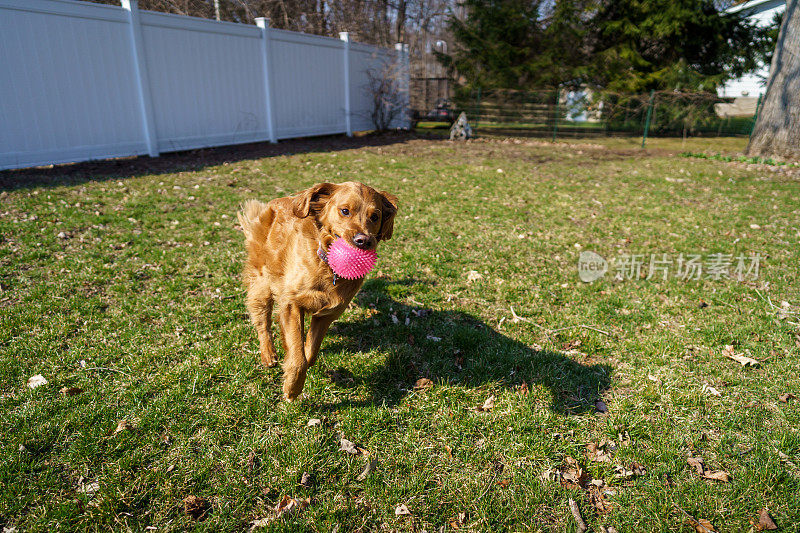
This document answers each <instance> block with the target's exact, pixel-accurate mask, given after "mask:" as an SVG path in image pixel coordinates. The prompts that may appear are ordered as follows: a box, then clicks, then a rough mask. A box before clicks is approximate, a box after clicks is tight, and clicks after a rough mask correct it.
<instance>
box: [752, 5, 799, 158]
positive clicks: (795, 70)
mask: <svg viewBox="0 0 800 533" xmlns="http://www.w3.org/2000/svg"><path fill="white" fill-rule="evenodd" d="M747 154H748V155H750V156H768V157H772V156H777V157H783V158H789V159H798V158H800V5H798V0H789V3H788V4H787V6H786V12H785V13H784V16H783V23H782V24H781V30H780V33H779V34H778V42H777V43H776V45H775V53H774V54H773V56H772V65H771V66H770V69H769V81H768V82H767V92H766V94H765V95H764V100H763V102H762V105H761V110H760V112H759V114H758V119H757V120H756V124H755V127H754V128H753V134H752V135H751V136H750V143H749V144H748V146H747Z"/></svg>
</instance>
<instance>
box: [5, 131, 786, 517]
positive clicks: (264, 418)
mask: <svg viewBox="0 0 800 533" xmlns="http://www.w3.org/2000/svg"><path fill="white" fill-rule="evenodd" d="M734 141H735V140H728V139H723V140H716V141H715V140H709V139H703V140H699V141H695V140H692V139H689V140H687V141H681V140H680V139H678V140H674V139H652V140H649V141H648V143H649V144H648V150H647V151H641V150H639V149H637V148H635V147H636V145H637V143H638V142H640V141H639V140H637V139H627V140H626V139H604V140H600V141H595V140H592V141H591V142H589V143H586V144H580V143H576V142H574V141H572V142H559V143H557V144H556V145H552V144H548V143H544V142H541V141H530V140H526V139H505V138H495V139H478V140H476V141H474V142H473V141H471V142H468V143H462V144H454V143H449V142H444V141H441V140H437V139H434V138H430V139H412V138H402V137H401V138H392V137H390V138H384V139H381V138H379V139H378V140H377V141H373V140H371V139H370V138H367V139H361V140H358V139H356V140H350V141H348V140H344V139H330V138H329V139H318V140H311V141H303V142H297V143H282V144H281V145H278V147H269V146H258V147H254V148H253V147H251V148H249V149H245V148H241V149H232V150H229V151H227V152H222V155H215V154H216V152H197V153H194V154H188V155H180V156H166V157H165V158H162V159H161V160H158V161H153V162H150V161H148V160H146V159H145V160H142V161H125V160H122V161H118V162H108V163H97V164H87V165H77V166H74V167H63V168H56V169H50V170H47V169H45V170H37V171H28V172H11V173H5V174H4V175H0V183H2V184H4V185H3V189H2V192H0V204H1V208H0V287H1V288H2V291H1V292H0V526H6V527H12V526H13V527H16V528H17V530H18V531H26V532H27V531H77V530H93V531H104V530H109V529H115V530H122V531H124V530H134V531H143V530H145V528H146V527H148V526H152V527H155V528H157V530H158V531H183V530H186V529H197V530H207V531H242V530H246V529H247V528H249V527H250V523H251V522H252V521H253V520H256V519H261V518H267V519H270V518H272V517H274V516H275V512H274V508H275V506H276V504H277V503H278V502H279V501H280V500H281V498H282V497H284V496H286V495H289V496H293V497H296V498H298V499H303V498H310V506H309V507H308V508H307V509H305V510H304V511H302V512H300V513H298V514H295V515H293V516H290V517H288V518H280V519H274V520H267V521H266V525H265V526H264V527H263V530H265V531H267V530H272V531H282V530H292V531H309V530H310V531H331V530H333V529H334V528H335V527H337V525H338V531H342V532H343V531H369V530H395V531H410V530H415V531H421V530H427V531H440V528H443V529H441V530H444V531H447V530H451V529H452V528H453V526H451V522H454V521H455V522H456V523H455V526H458V527H460V528H461V529H462V530H469V531H528V530H530V531H565V530H566V531H573V530H575V527H576V526H575V521H574V519H573V518H572V516H571V514H570V511H569V506H568V500H569V499H570V498H572V499H574V500H576V501H577V502H578V503H579V505H580V506H581V509H582V512H583V516H584V518H585V519H586V521H587V523H588V524H589V526H590V527H591V528H592V529H593V530H594V531H598V530H599V528H600V526H601V525H605V526H612V525H613V526H614V527H616V528H617V530H618V531H620V532H624V531H630V532H641V531H688V530H689V528H688V527H687V526H685V525H683V523H684V516H683V514H682V513H683V512H686V513H688V514H690V515H692V516H694V517H695V518H698V519H699V518H704V519H707V520H710V521H711V523H712V524H713V525H714V527H715V528H716V530H717V531H747V530H748V529H749V528H750V527H751V526H750V522H749V521H750V520H753V519H755V518H756V516H757V514H758V513H759V511H760V510H761V509H763V508H767V509H768V510H769V512H770V514H771V515H772V516H773V517H774V519H775V521H776V522H777V523H778V525H779V526H781V527H782V528H783V530H784V531H789V530H791V529H792V528H794V527H796V524H797V523H800V470H799V469H798V465H800V431H798V428H800V403H799V402H798V400H789V402H788V403H783V402H781V401H779V399H778V396H779V395H780V394H784V393H790V392H791V393H794V394H796V395H798V396H800V378H798V375H799V372H800V363H798V354H800V348H798V345H800V337H799V336H798V331H799V330H798V322H800V320H798V319H799V318H800V316H798V311H799V310H800V307H798V304H800V288H799V287H798V278H797V258H798V256H800V244H799V243H798V241H799V240H800V212H799V211H798V209H797V203H796V202H797V200H796V198H797V186H798V184H797V181H796V178H792V177H790V176H789V175H788V174H786V173H781V172H769V171H765V170H752V169H748V168H746V167H745V166H742V165H737V164H735V163H726V162H724V161H715V160H705V159H694V158H692V159H687V158H680V157H675V156H674V155H673V154H674V153H675V152H677V151H685V150H690V151H693V152H699V151H703V150H705V149H707V148H709V147H715V148H714V149H715V151H721V150H730V151H734V150H735V149H737V147H736V146H734V145H733V144H731V143H733V142H734ZM739 142H741V141H739ZM329 149H330V150H331V151H327V150H329ZM739 149H740V147H739ZM237 150H240V151H237ZM500 170H502V172H500ZM350 179H355V180H360V181H364V182H366V183H368V184H370V185H373V186H375V187H377V188H381V189H386V190H389V191H392V192H394V193H396V194H397V195H398V197H399V198H400V211H399V214H398V218H397V221H396V224H395V236H394V238H393V239H392V240H391V241H388V242H386V243H383V244H382V245H381V248H380V250H379V257H380V260H379V265H378V268H377V269H376V271H374V272H373V273H372V274H370V276H369V279H368V281H367V282H366V283H365V286H364V289H363V290H362V292H361V293H360V295H359V296H358V297H357V299H356V300H354V303H353V305H352V307H351V309H350V310H348V311H347V312H346V313H345V315H344V316H343V317H342V319H341V320H340V321H339V322H338V323H337V324H336V325H335V326H334V327H333V329H332V331H331V333H330V334H329V336H328V337H327V338H326V340H325V342H324V344H323V347H322V352H321V357H320V361H319V362H318V363H317V365H316V366H315V367H314V368H313V369H312V370H311V372H310V373H309V378H308V382H307V384H306V388H305V391H304V397H303V399H302V400H300V401H298V402H296V403H294V404H286V403H284V402H282V401H281V400H280V396H281V389H280V382H281V371H280V369H277V368H276V369H264V368H262V367H261V366H259V362H258V357H257V341H256V337H255V332H254V330H253V329H252V327H251V326H250V324H249V323H248V320H247V316H246V312H245V307H244V302H243V297H244V293H243V289H242V287H241V284H240V280H239V271H240V265H241V263H242V260H243V255H244V254H243V243H242V240H243V239H242V236H241V233H240V232H238V231H237V229H236V223H235V220H236V217H235V213H236V210H237V206H238V205H239V204H240V203H241V202H242V201H244V200H246V199H248V198H261V199H265V200H266V199H270V198H274V197H277V196H283V195H287V194H290V193H293V192H295V191H298V190H301V189H303V188H305V187H307V186H310V185H312V184H313V183H315V182H319V181H326V180H327V181H330V180H334V181H345V180H350ZM584 250H593V251H595V252H597V253H599V254H601V255H602V256H604V257H606V258H609V259H610V258H615V257H616V258H619V257H620V256H621V255H623V254H634V253H636V254H647V255H648V257H649V254H650V253H655V254H662V253H666V254H670V255H671V256H673V257H674V258H677V256H678V254H681V253H683V254H695V253H696V254H704V255H706V254H710V253H715V252H721V253H726V254H734V255H736V254H740V253H743V254H750V253H759V254H760V255H761V257H762V258H763V260H762V264H761V272H760V276H759V278H758V279H757V280H745V281H742V282H739V281H735V280H719V281H714V280H707V279H702V280H694V281H684V280H681V279H676V278H674V277H670V278H669V279H668V280H667V281H660V280H659V281H657V280H646V279H631V280H624V281H614V280H613V279H612V276H611V275H607V276H606V277H605V278H603V279H602V280H599V281H596V282H594V283H591V284H586V283H582V282H581V281H579V279H578V276H577V259H578V255H579V253H580V252H581V251H584ZM473 270H474V271H477V272H479V273H480V274H482V279H479V280H477V281H468V272H469V271H473ZM783 302H787V303H786V304H784V303H783ZM773 306H775V307H773ZM781 306H783V310H782V311H778V310H777V307H781ZM511 307H513V309H514V311H515V312H516V314H517V315H518V316H520V317H523V318H524V320H520V321H516V322H515V321H514V320H513V315H512V311H511ZM579 326H591V328H595V329H590V328H587V327H579ZM598 330H602V332H603V333H601V332H600V331H598ZM436 338H439V339H441V340H439V341H437V340H436ZM728 344H732V345H733V346H734V349H735V351H736V352H737V353H745V354H748V355H750V356H751V357H753V358H755V359H757V360H759V361H760V362H761V365H760V366H759V367H757V368H751V367H742V366H740V365H739V364H738V363H736V362H734V361H732V360H729V359H726V358H724V357H723V356H722V355H721V352H722V349H723V347H724V346H725V345H728ZM35 374H42V375H43V376H44V377H45V378H46V379H47V380H48V382H49V383H48V384H47V385H44V386H40V387H38V388H36V389H34V390H31V389H29V388H28V387H27V385H26V382H27V380H28V378H29V377H31V376H33V375H35ZM422 377H427V378H429V379H431V380H432V381H433V383H434V387H433V388H432V389H429V390H414V388H413V387H414V383H415V382H416V381H417V380H418V379H419V378H422ZM523 384H524V387H523ZM704 385H706V387H705V388H704ZM708 386H710V387H713V388H714V389H716V390H718V391H719V393H720V395H719V396H715V395H713V394H711V393H710V392H709V391H708ZM62 387H80V388H82V389H84V392H83V393H81V394H77V395H74V396H66V395H64V394H62V393H60V392H59V391H60V389H62ZM526 390H527V393H526ZM490 395H494V396H495V397H496V402H495V406H494V408H493V410H491V411H490V412H475V411H474V410H471V409H470V408H472V407H475V406H480V405H482V404H483V402H484V401H485V400H486V399H487V397H489V396H490ZM600 399H602V400H603V401H604V402H605V404H606V405H607V406H608V412H607V413H605V414H601V413H597V412H595V411H596V409H595V402H596V401H597V400H600ZM312 418H318V419H322V420H323V421H324V423H323V424H322V425H321V426H316V427H308V426H307V422H308V420H309V419H312ZM123 419H124V420H128V421H130V424H131V427H129V428H128V429H124V430H123V431H120V432H117V433H115V428H117V425H118V422H119V421H120V420H123ZM340 435H341V436H344V437H346V438H347V439H349V440H351V441H353V442H355V443H356V444H357V445H359V446H361V447H363V448H364V449H366V450H367V451H368V452H369V454H370V458H374V459H377V466H376V468H375V470H374V472H372V473H371V474H370V475H368V476H367V477H366V479H364V480H358V479H357V477H358V475H359V474H360V473H361V471H362V470H363V469H364V466H365V464H366V463H367V459H366V458H364V457H359V456H349V455H346V454H345V453H344V452H341V451H339V436H340ZM603 439H607V440H613V441H615V443H616V445H617V446H618V448H617V449H616V451H615V452H614V453H613V455H612V456H611V458H610V462H609V463H606V462H595V461H592V460H590V457H589V455H588V453H587V450H586V446H587V444H589V443H598V442H599V441H601V440H603ZM690 455H691V456H700V457H702V458H703V459H704V460H705V464H706V466H707V468H709V469H713V470H725V471H727V472H729V473H730V474H731V476H732V479H731V481H730V482H727V483H724V482H715V481H707V480H704V479H701V478H700V477H699V475H698V474H697V473H696V472H695V471H694V469H693V468H692V467H691V466H690V465H688V464H687V462H686V458H687V456H690ZM568 457H571V458H574V459H575V460H576V461H577V462H578V463H579V464H580V465H581V467H582V468H583V469H584V470H585V471H586V472H587V474H588V475H589V476H591V477H592V478H594V479H598V480H603V481H604V483H605V485H606V487H607V488H609V489H610V490H611V491H612V492H613V493H609V494H607V495H606V496H605V498H606V500H607V502H608V504H610V509H609V510H608V512H604V513H601V512H598V511H597V510H596V509H595V508H594V507H593V506H592V505H591V504H590V502H589V500H588V494H589V491H588V490H583V489H580V488H575V487H574V486H573V487H572V488H571V487H570V485H569V484H562V483H560V482H558V481H546V480H543V479H542V477H541V475H542V474H543V473H544V472H545V471H547V470H549V469H551V468H559V467H562V466H564V465H565V464H566V463H565V461H566V459H567V458H568ZM634 462H635V463H640V464H641V465H643V466H644V467H645V468H646V470H647V471H646V474H645V475H643V476H639V477H635V478H632V479H620V478H617V477H615V476H614V473H615V470H614V467H615V466H617V465H621V466H624V467H626V468H630V466H631V465H632V463H634ZM304 472H308V473H309V474H311V476H312V479H313V483H312V484H311V485H310V486H308V487H306V486H301V485H300V479H301V476H302V474H303V473H304ZM93 483H97V485H96V491H93V490H89V491H88V492H87V491H86V487H93V485H92V484H93ZM82 488H83V491H82V490H81V489H82ZM190 495H194V496H198V497H202V498H205V499H206V500H207V501H208V502H210V509H208V510H207V512H206V514H205V515H204V516H203V517H201V518H202V519H201V520H195V519H194V518H192V517H191V516H189V515H187V514H186V513H184V510H183V506H182V503H181V502H182V501H183V500H184V499H185V498H186V497H187V496H190ZM398 504H405V505H406V506H407V507H408V509H409V511H410V513H411V514H410V515H409V516H396V515H395V508H396V506H397V505H398ZM462 513H463V514H462ZM459 517H461V518H459Z"/></svg>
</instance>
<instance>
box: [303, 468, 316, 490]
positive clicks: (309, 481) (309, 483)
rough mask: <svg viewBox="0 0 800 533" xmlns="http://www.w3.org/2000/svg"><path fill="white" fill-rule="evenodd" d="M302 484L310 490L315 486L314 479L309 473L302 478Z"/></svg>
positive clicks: (305, 473)
mask: <svg viewBox="0 0 800 533" xmlns="http://www.w3.org/2000/svg"><path fill="white" fill-rule="evenodd" d="M300 484H301V485H302V486H304V487H305V488H307V489H310V488H311V487H313V486H314V478H313V477H312V476H311V474H309V473H308V472H303V475H302V476H300Z"/></svg>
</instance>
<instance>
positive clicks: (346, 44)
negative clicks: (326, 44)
mask: <svg viewBox="0 0 800 533" xmlns="http://www.w3.org/2000/svg"><path fill="white" fill-rule="evenodd" d="M339 39H341V40H342V41H343V43H342V44H343V46H342V49H343V50H344V124H345V133H347V136H348V137H352V136H353V126H352V124H351V123H350V34H349V33H348V32H346V31H342V32H339Z"/></svg>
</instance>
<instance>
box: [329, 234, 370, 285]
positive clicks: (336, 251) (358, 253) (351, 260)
mask: <svg viewBox="0 0 800 533" xmlns="http://www.w3.org/2000/svg"><path fill="white" fill-rule="evenodd" d="M377 259H378V254H377V253H376V252H375V250H362V249H360V248H356V247H355V246H350V245H349V244H347V241H346V240H344V239H342V238H341V237H339V238H338V239H336V240H335V241H333V244H331V246H330V248H328V264H329V265H330V267H331V270H333V271H334V272H335V273H336V275H337V276H339V277H341V278H344V279H358V278H363V277H364V276H366V275H367V274H368V273H369V271H370V270H372V269H373V268H375V261H377Z"/></svg>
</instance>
